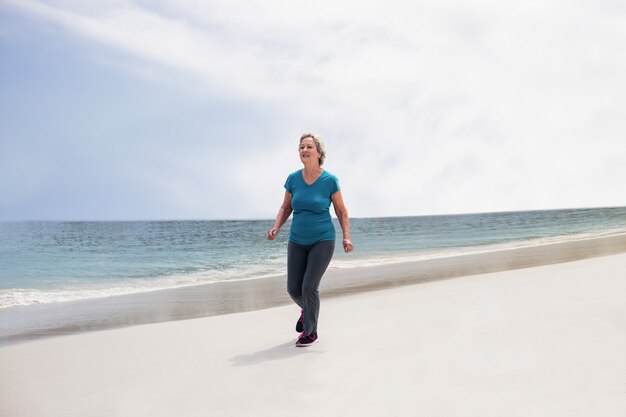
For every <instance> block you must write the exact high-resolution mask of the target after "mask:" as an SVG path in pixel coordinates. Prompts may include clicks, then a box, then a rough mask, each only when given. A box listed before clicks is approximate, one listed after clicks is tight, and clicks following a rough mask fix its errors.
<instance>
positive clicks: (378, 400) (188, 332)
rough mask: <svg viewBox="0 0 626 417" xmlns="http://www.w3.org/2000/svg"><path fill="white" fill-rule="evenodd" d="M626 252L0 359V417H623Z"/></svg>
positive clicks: (69, 339) (33, 346) (165, 325)
mask: <svg viewBox="0 0 626 417" xmlns="http://www.w3.org/2000/svg"><path fill="white" fill-rule="evenodd" d="M625 268H626V253H619V254H613V255H608V256H601V257H595V258H589V259H582V260H576V261H570V262H563V263H558V264H550V265H541V266H534V267H528V268H520V269H514V270H505V271H500V272H490V273H483V274H475V275H467V276H462V277H458V278H452V279H447V280H440V281H430V282H423V283H419V284H410V285H404V286H401V287H396V288H383V289H379V290H377V291H369V292H363V293H355V294H349V295H343V296H337V297H328V298H326V299H323V304H322V312H321V316H320V327H319V332H320V343H318V344H317V345H314V346H312V347H309V348H295V347H293V344H294V341H295V338H296V336H297V334H296V333H295V331H294V330H293V325H294V323H295V320H296V318H297V316H298V313H299V311H298V309H297V308H296V307H294V306H292V305H285V306H278V307H272V308H267V309H262V310H256V311H247V312H241V313H234V314H226V315H220V316H211V317H204V318H195V319H188V320H178V321H170V322H162V323H153V324H143V325H136V326H130V327H124V328H116V329H109V330H102V331H95V332H86V333H79V334H73V335H68V336H60V337H54V338H48V339H42V340H36V341H31V342H27V343H20V344H15V345H9V346H4V347H2V348H0V415H2V416H12V417H21V416H24V417H37V416H47V417H48V416H51V417H54V416H63V417H66V416H107V417H108V416H151V417H155V416H172V415H177V416H273V417H275V416H294V415H298V416H408V415H424V416H446V417H450V416H481V417H484V416H550V417H553V416H585V417H588V416H612V417H613V416H619V415H626V355H624V352H626V280H624V273H623V271H624V270H625Z"/></svg>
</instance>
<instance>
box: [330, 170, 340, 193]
mask: <svg viewBox="0 0 626 417" xmlns="http://www.w3.org/2000/svg"><path fill="white" fill-rule="evenodd" d="M339 190H341V187H340V186H339V180H338V179H337V177H335V176H334V175H332V176H331V181H330V195H331V197H332V195H333V194H335V193H336V192H337V191H339Z"/></svg>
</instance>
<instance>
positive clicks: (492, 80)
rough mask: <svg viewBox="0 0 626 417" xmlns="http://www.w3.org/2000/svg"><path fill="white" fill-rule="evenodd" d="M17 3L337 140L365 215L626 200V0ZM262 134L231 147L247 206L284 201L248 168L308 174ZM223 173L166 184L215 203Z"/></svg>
mask: <svg viewBox="0 0 626 417" xmlns="http://www.w3.org/2000/svg"><path fill="white" fill-rule="evenodd" d="M7 4H8V5H9V7H13V8H14V9H15V10H21V11H22V12H23V13H25V14H27V15H30V16H35V17H37V18H40V19H43V20H46V21H48V22H52V23H54V24H56V25H58V26H59V27H62V28H64V29H66V30H68V31H69V32H70V33H73V34H74V35H75V36H77V37H78V38H80V39H82V40H83V41H85V42H93V43H94V44H97V45H99V46H100V48H101V49H99V51H98V54H100V55H102V57H100V58H99V59H101V60H103V61H109V62H112V65H115V61H119V63H118V65H119V68H128V70H129V71H130V72H132V73H133V74H134V75H135V76H140V77H142V76H143V74H146V77H147V78H149V79H152V80H154V79H155V74H159V73H161V74H166V75H164V76H165V77H174V78H177V79H178V82H180V80H181V79H182V80H185V83H187V84H188V85H189V86H193V87H191V88H196V89H198V90H199V91H206V94H207V95H211V96H213V97H215V96H216V95H217V96H220V97H222V98H224V99H231V100H232V99H233V98H234V99H235V100H239V101H241V102H246V101H247V102H253V103H256V104H257V105H258V106H259V107H266V108H268V109H270V110H269V111H268V112H269V113H273V114H274V115H276V116H275V119H273V120H271V123H274V124H278V123H280V124H282V126H281V127H278V128H275V130H273V132H272V134H275V133H276V132H280V133H281V134H282V133H283V132H284V134H285V135H291V136H292V137H293V138H294V140H295V139H296V138H297V135H298V134H299V133H300V132H301V131H304V130H315V131H318V132H322V133H323V134H324V136H326V137H327V140H328V142H329V143H328V144H329V150H330V155H329V161H328V165H329V169H330V167H332V170H333V171H334V172H335V173H337V174H338V175H339V176H340V179H341V180H342V182H343V183H345V186H344V188H345V191H346V193H348V194H349V196H350V197H349V198H347V200H348V201H351V202H352V204H353V209H352V210H351V211H352V212H354V213H356V214H358V215H395V214H425V213H443V212H461V211H490V210H510V209H532V208H550V207H564V206H593V205H612V204H626V201H625V200H624V199H623V198H621V199H620V198H619V197H616V196H615V195H614V194H613V193H611V191H610V190H611V189H613V187H614V186H617V181H618V180H617V179H616V178H619V177H620V176H621V177H624V176H625V175H626V168H624V167H626V160H625V158H626V156H625V155H624V154H625V151H624V150H623V147H622V145H621V141H622V136H623V132H624V131H626V119H624V118H623V117H621V116H620V114H619V111H617V110H616V109H619V108H621V107H623V97H625V96H626V82H624V80H623V74H624V73H625V71H626V58H625V57H624V55H623V54H622V51H623V48H624V46H626V30H625V29H624V27H626V25H625V24H624V23H626V17H625V16H626V14H625V12H624V9H623V7H621V6H620V5H619V3H616V2H611V1H605V2H594V3H589V2H577V3H571V2H565V1H561V2H550V3H545V2H524V3H520V2H497V1H490V0H482V1H478V0H476V1H472V2H466V1H455V0H448V1H437V2H435V1H420V2H408V1H393V0H391V1H384V2H383V1H371V2H366V3H363V2H358V3H357V2H354V1H347V2H341V3H336V2H315V3H310V4H309V3H307V4H302V3H296V2H291V1H278V2H272V4H271V6H270V5H268V4H267V3H266V2H260V1H253V2H250V1H232V2H227V3H223V2H219V3H218V2H197V1H191V0H182V1H173V0H172V1H160V2H156V3H154V4H153V5H152V6H148V5H147V4H146V3H141V2H131V1H102V2H89V3H88V4H85V3H83V2H71V1H63V2H52V1H49V2H39V1H34V0H21V1H19V2H18V1H9V2H8V3H7ZM5 7H6V6H5ZM102 47H104V48H103V49H102ZM107 51H109V52H107ZM118 54H121V55H118ZM242 123H245V121H242ZM258 138H259V140H261V141H263V143H265V144H267V145H266V147H265V149H263V150H262V151H260V152H259V151H258V149H257V150H246V149H242V151H241V153H240V154H237V155H231V160H230V161H231V164H230V168H231V169H234V170H235V172H236V173H237V174H236V175H233V176H231V177H230V178H229V180H228V181H232V182H231V183H230V184H231V185H232V188H233V189H236V190H237V193H239V194H242V195H251V196H254V198H253V200H254V201H256V203H249V202H246V203H243V205H242V206H241V207H240V209H238V210H239V211H236V213H237V214H236V215H239V216H254V215H255V213H259V214H258V215H262V216H266V215H267V213H268V212H267V210H266V209H263V210H260V211H259V209H258V207H259V206H263V207H266V206H272V207H274V206H276V205H277V204H279V202H273V201H271V199H270V198H266V197H264V194H263V193H262V192H260V191H259V187H258V186H257V185H256V184H254V182H252V183H250V182H249V181H247V180H246V179H247V178H249V177H250V176H254V178H257V179H259V180H260V182H261V183H269V182H270V181H276V178H277V177H279V176H280V175H279V172H281V170H285V169H286V168H287V167H291V166H292V165H291V164H289V163H288V162H281V163H279V164H273V165H272V164H269V165H270V167H269V168H268V167H267V165H266V166H265V169H258V166H257V165H256V164H255V163H254V161H257V160H261V159H264V160H275V158H274V156H276V155H280V157H281V159H280V160H281V161H282V158H289V156H287V155H288V154H287V153H285V152H283V151H282V150H277V148H275V147H276V146H286V145H287V143H286V142H285V141H284V139H283V138H280V140H277V139H276V138H274V137H271V136H270V134H269V133H264V132H260V133H259V135H258ZM268 145H269V146H268ZM272 146H274V148H272ZM289 146H290V145H289ZM181 158H184V160H185V162H181V165H184V166H195V164H198V165H201V161H194V159H193V157H192V156H191V155H189V154H184V155H182V156H181ZM257 158H258V159H257ZM293 158H294V164H295V165H296V166H297V159H296V158H297V157H296V155H295V153H294V155H293ZM222 168H223V169H229V167H222ZM215 171H216V169H204V170H196V171H193V170H189V171H188V172H186V173H185V174H184V175H182V174H181V175H182V176H181V177H180V178H178V179H177V180H170V179H168V178H166V177H165V176H160V175H157V176H155V177H154V178H152V179H151V181H153V182H154V183H157V184H161V186H162V187H163V188H164V190H165V191H164V192H165V193H167V194H171V195H176V196H177V198H178V199H179V200H181V201H189V202H190V203H189V204H190V205H193V206H195V207H200V206H203V203H201V202H194V201H195V199H194V197H193V196H194V195H195V193H197V191H198V188H199V185H197V186H194V185H193V184H199V183H202V182H203V181H202V180H200V181H196V179H205V178H207V177H209V176H210V175H213V173H214V172H215ZM284 174H285V175H286V174H287V172H285V173H284ZM281 181H282V180H281ZM572 184H576V185H575V186H574V185H572ZM599 184H602V185H600V186H599ZM604 184H608V185H604ZM272 198H274V196H272ZM235 200H236V197H233V201H235ZM259 202H260V203H259ZM272 210H273V209H272Z"/></svg>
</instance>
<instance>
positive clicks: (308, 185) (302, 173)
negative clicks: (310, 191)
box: [300, 168, 326, 187]
mask: <svg viewBox="0 0 626 417" xmlns="http://www.w3.org/2000/svg"><path fill="white" fill-rule="evenodd" d="M324 172H326V171H325V170H324V169H322V172H321V173H320V175H319V177H317V178H316V179H315V181H313V182H312V183H310V184H309V183H308V182H306V180H305V179H304V168H303V169H301V170H300V175H301V176H302V182H304V183H305V184H306V186H307V187H312V186H313V184H315V183H316V182H317V181H318V180H319V179H320V178H322V175H324Z"/></svg>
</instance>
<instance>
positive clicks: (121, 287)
mask: <svg viewBox="0 0 626 417" xmlns="http://www.w3.org/2000/svg"><path fill="white" fill-rule="evenodd" d="M625 234H626V229H624V228H620V229H612V230H603V231H598V232H588V233H578V234H569V235H561V236H550V237H542V238H533V239H525V240H518V241H513V242H507V243H499V244H491V245H483V246H471V247H460V248H450V249H442V250H435V251H426V252H424V251H422V252H419V253H404V254H395V255H371V256H364V257H359V256H358V255H357V256H355V257H353V258H352V259H337V258H335V259H334V260H333V261H332V263H331V265H330V269H350V268H361V267H368V266H378V265H388V264H395V263H402V262H412V261H423V260H430V259H440V258H446V257H453V256H461V255H470V254H478V253H489V252H496V251H502V250H508V249H518V248H525V247H533V246H541V245H549V244H554V243H564V242H571V241H580V240H587V239H595V238H602V237H610V236H617V235H625ZM357 249H358V248H357ZM357 253H358V252H357ZM284 274H285V265H284V264H283V263H280V264H274V265H272V266H270V267H268V266H267V265H264V266H250V265H249V266H246V267H245V268H244V267H242V268H233V269H229V270H227V271H211V272H201V273H190V274H184V275H175V276H167V277H153V278H142V279H127V280H124V281H109V282H100V283H97V284H91V285H89V284H85V285H82V286H80V287H65V288H59V289H33V288H30V289H29V288H13V289H3V290H0V309H3V308H10V307H17V306H29V305H38V304H48V303H58V302H67V301H77V300H87V299H95V298H105V297H114V296H120V295H127V294H136V293H144V292H150V291H159V290H167V289H174V288H181V287H190V286H196V285H205V284H213V283H216V282H225V281H246V280H255V279H263V278H269V277H275V276H280V275H284Z"/></svg>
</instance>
